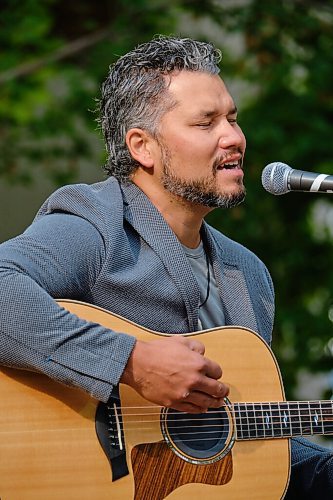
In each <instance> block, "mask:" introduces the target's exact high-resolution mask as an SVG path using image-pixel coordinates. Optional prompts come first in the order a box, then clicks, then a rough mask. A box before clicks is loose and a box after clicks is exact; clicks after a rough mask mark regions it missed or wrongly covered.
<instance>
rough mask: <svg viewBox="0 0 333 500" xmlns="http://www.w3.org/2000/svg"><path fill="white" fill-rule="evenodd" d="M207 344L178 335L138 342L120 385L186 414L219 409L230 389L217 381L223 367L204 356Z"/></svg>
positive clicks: (149, 399)
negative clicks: (129, 387) (122, 384)
mask: <svg viewBox="0 0 333 500" xmlns="http://www.w3.org/2000/svg"><path fill="white" fill-rule="evenodd" d="M204 353H205V347H204V345H203V344H202V343H201V342H199V341H197V340H194V339H192V338H187V337H182V336H181V335H179V336H178V335H175V336H171V337H167V338H164V339H157V340H152V341H150V342H142V341H139V340H138V341H137V342H136V345H135V347H134V349H133V352H132V354H131V356H130V358H129V360H128V363H127V365H126V368H125V370H124V372H123V375H122V377H121V379H120V382H122V383H124V384H127V385H129V386H131V387H133V389H135V390H136V391H137V392H138V393H139V394H141V396H143V397H144V398H145V399H147V400H148V401H151V402H152V403H156V404H158V405H161V406H166V407H169V408H174V409H175V410H179V411H185V412H187V413H202V412H205V411H207V409H208V408H219V407H220V406H222V404H223V398H224V397H225V396H227V394H228V392H229V388H228V387H227V386H226V385H225V384H223V383H222V382H220V381H218V379H219V378H220V377H221V376H222V369H221V367H220V366H219V365H218V364H217V363H215V362H214V361H211V360H210V359H207V358H205V357H204Z"/></svg>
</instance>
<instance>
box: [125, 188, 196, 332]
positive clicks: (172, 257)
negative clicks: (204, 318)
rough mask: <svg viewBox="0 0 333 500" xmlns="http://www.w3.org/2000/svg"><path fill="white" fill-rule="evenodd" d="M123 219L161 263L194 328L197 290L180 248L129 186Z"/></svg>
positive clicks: (137, 191)
mask: <svg viewBox="0 0 333 500" xmlns="http://www.w3.org/2000/svg"><path fill="white" fill-rule="evenodd" d="M121 187H122V191H123V197H124V205H125V206H124V217H125V219H126V220H127V221H128V222H129V223H130V224H131V225H132V227H133V228H134V229H135V230H136V231H137V232H138V233H139V234H140V236H141V237H142V238H143V239H144V240H145V241H146V243H147V244H148V245H149V246H150V247H151V248H152V249H153V250H154V251H155V253H156V254H157V255H158V256H159V258H160V259H161V260H162V262H163V264H164V267H165V268H166V270H167V272H168V273H169V275H170V276H171V278H172V280H173V282H174V283H175V285H176V286H177V288H178V290H179V292H180V294H181V297H182V300H183V302H184V305H185V308H186V312H187V316H188V320H189V327H190V330H191V331H194V330H196V329H197V325H198V310H197V304H198V303H199V299H200V291H199V287H198V284H197V281H196V279H195V277H194V275H193V272H192V269H191V267H190V264H189V262H188V260H187V257H186V255H185V253H184V252H183V249H182V246H181V244H180V242H179V240H178V239H177V237H176V235H175V234H174V232H173V231H172V229H171V228H170V227H169V225H168V224H167V223H166V221H165V219H164V218H163V216H162V215H161V213H160V212H159V211H158V210H157V208H156V207H155V206H154V205H153V204H152V203H151V201H150V200H149V198H148V197H147V196H146V195H145V194H144V193H143V192H142V191H141V190H140V189H139V188H138V187H137V186H136V185H135V184H133V183H126V184H123V185H122V186H121Z"/></svg>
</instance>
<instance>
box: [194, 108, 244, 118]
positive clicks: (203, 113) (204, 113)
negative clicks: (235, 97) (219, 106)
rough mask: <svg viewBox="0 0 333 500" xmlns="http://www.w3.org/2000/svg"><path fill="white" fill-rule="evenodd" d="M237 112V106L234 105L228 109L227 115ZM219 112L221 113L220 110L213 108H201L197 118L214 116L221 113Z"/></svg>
mask: <svg viewBox="0 0 333 500" xmlns="http://www.w3.org/2000/svg"><path fill="white" fill-rule="evenodd" d="M237 113H238V110H237V106H234V107H232V108H231V109H230V110H229V111H228V113H227V115H228V116H229V115H237ZM219 114H220V112H219V111H218V110H216V109H211V110H201V111H199V112H198V113H197V115H196V116H197V118H212V117H214V116H216V115H219Z"/></svg>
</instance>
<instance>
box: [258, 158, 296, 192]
mask: <svg viewBox="0 0 333 500" xmlns="http://www.w3.org/2000/svg"><path fill="white" fill-rule="evenodd" d="M291 171H292V168H290V167H289V166H288V165H286V164H285V163H279V162H275V163H270V164H269V165H267V166H266V167H265V168H264V170H263V171H262V174H261V182H262V185H263V187H264V189H266V191H268V192H269V193H271V194H276V195H280V194H286V193H288V192H289V188H288V175H289V173H290V172H291Z"/></svg>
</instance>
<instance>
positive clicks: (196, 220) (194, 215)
mask: <svg viewBox="0 0 333 500" xmlns="http://www.w3.org/2000/svg"><path fill="white" fill-rule="evenodd" d="M135 180H136V179H135ZM133 181H134V179H133ZM134 183H135V184H136V185H137V186H138V187H139V188H140V189H141V190H142V191H143V192H144V193H145V194H146V196H148V198H149V199H150V201H151V202H152V203H153V205H155V207H156V208H157V210H158V211H159V212H160V213H161V215H162V216H163V218H164V219H165V221H166V223H167V224H168V225H169V227H170V228H171V229H172V231H173V232H174V233H175V235H176V236H177V238H178V240H179V241H180V242H181V243H182V244H183V245H185V246H187V247H188V248H196V247H197V246H198V245H199V243H200V239H201V237H200V229H201V226H202V222H203V218H204V217H205V215H207V214H208V213H209V212H210V209H209V208H207V207H203V206H200V205H194V204H192V203H190V202H187V201H186V200H183V199H181V198H180V197H178V196H175V195H172V194H171V193H169V192H167V191H162V192H161V190H160V189H154V186H153V185H151V186H149V189H147V186H146V185H145V184H143V185H141V183H140V182H135V181H134Z"/></svg>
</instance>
